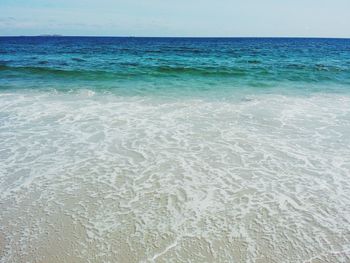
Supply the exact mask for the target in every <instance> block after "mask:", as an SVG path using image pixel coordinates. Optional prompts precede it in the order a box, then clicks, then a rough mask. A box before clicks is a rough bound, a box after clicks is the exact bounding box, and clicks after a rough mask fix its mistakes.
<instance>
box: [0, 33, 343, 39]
mask: <svg viewBox="0 0 350 263" xmlns="http://www.w3.org/2000/svg"><path fill="white" fill-rule="evenodd" d="M4 37H52V38H54V37H57V38H59V37H95V38H99V37H100V38H202V39H203V38H204V39H205V38H207V39H209V38H226V39H228V38H232V39H234V38H270V39H272V38H286V39H287V38H289V39H293V38H294V39H350V37H334V36H333V37H332V36H331V37H326V36H132V35H131V36H117V35H61V34H40V35H4V36H1V35H0V38H4Z"/></svg>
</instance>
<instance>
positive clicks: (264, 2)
mask: <svg viewBox="0 0 350 263" xmlns="http://www.w3.org/2000/svg"><path fill="white" fill-rule="evenodd" d="M38 34H62V35H109V36H195V37H198V36H232V37H234V36H258V37H261V36H306V37H350V0H202V1H199V0H172V1H170V0H147V1H146V0H0V35H38Z"/></svg>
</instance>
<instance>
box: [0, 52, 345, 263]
mask: <svg viewBox="0 0 350 263" xmlns="http://www.w3.org/2000/svg"><path fill="white" fill-rule="evenodd" d="M16 56H18V54H17V55H16ZM12 63H14V62H12ZM342 63H343V64H345V63H346V59H344V61H342ZM326 64H327V63H326ZM6 67H9V66H6ZM11 67H12V66H11ZM13 67H14V66H13ZM1 70H2V69H1ZM8 70H9V69H8V68H7V69H6V70H2V71H0V75H1V74H10V73H9V72H8ZM11 70H12V69H11ZM15 70H17V69H15ZM344 70H345V71H346V70H348V68H347V69H344ZM6 71H7V72H6ZM11 74H14V75H16V74H19V75H16V77H13V78H11V77H9V75H6V76H7V77H6V78H5V77H4V75H2V76H3V78H2V79H1V80H0V84H1V85H2V86H1V87H2V89H1V90H0V137H1V140H0V211H1V213H0V262H314V263H315V262H349V261H350V245H349V244H350V205H349V204H350V180H349V179H350V178H349V176H350V92H348V90H349V87H348V86H347V84H346V81H348V80H347V79H346V76H345V75H343V73H341V74H340V76H342V77H343V78H341V77H340V76H338V75H337V74H333V75H332V76H333V78H334V80H333V82H332V85H330V84H329V83H328V82H327V81H322V80H318V81H316V82H315V83H312V82H309V83H305V82H304V81H299V80H298V81H295V82H292V83H290V82H288V83H286V82H285V81H280V82H276V83H280V85H279V86H277V84H274V85H272V86H266V87H264V88H263V87H260V88H259V87H255V86H242V87H241V89H238V86H237V87H236V86H235V85H236V84H235V82H233V84H232V86H230V85H229V83H230V82H229V81H228V80H225V79H222V76H221V77H219V79H221V80H222V81H221V82H217V83H216V84H211V86H210V87H209V86H206V87H207V88H206V89H203V86H200V84H203V83H206V82H211V81H213V80H212V77H213V76H209V77H208V76H200V78H199V79H196V77H194V76H191V77H190V78H189V82H188V83H190V84H192V85H193V86H190V88H188V89H183V87H184V86H183V85H184V84H185V82H186V81H185V79H186V78H187V77H186V76H184V75H183V73H182V72H180V73H176V75H175V77H176V78H177V79H178V82H176V83H173V82H172V80H173V79H172V78H173V77H174V76H170V75H167V76H162V77H161V78H164V79H161V78H160V79H161V80H160V81H159V83H158V84H157V83H156V82H155V83H156V84H154V83H153V84H151V83H152V82H151V79H148V78H151V77H152V78H153V76H147V79H144V80H142V82H140V81H139V80H135V79H130V80H128V83H129V85H130V86H132V85H134V86H133V87H137V88H135V89H132V90H128V89H127V88H126V87H127V86H126V82H125V83H124V84H123V85H125V86H122V87H121V88H120V89H119V90H118V89H114V88H112V87H111V86H108V85H107V84H106V83H104V84H103V88H101V86H94V85H93V83H91V82H89V81H88V80H86V79H85V77H82V79H79V80H69V81H67V80H66V79H65V80H64V82H67V85H68V86H69V85H72V83H71V82H72V81H73V82H74V81H77V82H76V83H75V85H77V86H76V88H74V89H65V88H63V87H64V86H63V85H64V82H62V81H63V80H62V79H60V77H58V76H52V75H50V76H49V77H48V76H46V75H40V74H41V73H40V74H39V76H41V77H39V76H36V74H37V73H33V72H30V73H29V76H27V77H28V79H26V77H25V75H23V74H24V73H23V72H21V73H18V72H17V73H13V72H11ZM25 74H28V73H25ZM33 74H34V75H33ZM178 74H180V75H178ZM214 77H215V78H218V76H216V75H215V76H214ZM65 78H66V77H65ZM243 78H245V77H243ZM39 79H41V82H40V80H39ZM339 79H340V80H339ZM26 80H27V81H26ZM84 81H86V83H89V85H90V86H88V87H86V86H84V85H83V82H84ZM109 81H110V83H114V84H115V85H118V83H119V81H117V80H116V79H114V77H113V79H112V80H109ZM244 81H245V80H244V79H243V80H242V79H241V80H239V83H243V82H244ZM263 81H264V82H269V80H267V79H265V78H263ZM31 83H37V85H38V87H37V88H34V87H31V86H30V85H32V84H31ZM142 83H143V84H148V85H149V86H147V87H146V88H145V89H144V90H142V89H139V87H141V86H142V85H141V84H142ZM170 83H173V84H172V85H173V86H169V85H170ZM194 83H196V84H197V86H196V85H195V84H194ZM237 83H238V82H237ZM78 84H79V85H78ZM60 85H62V88H61V89H59V88H54V87H59V86H60ZM101 85H102V84H101ZM138 85H140V86H138ZM157 85H158V86H157ZM237 85H238V84H237ZM91 86H92V88H91ZM48 87H49V88H48ZM200 87H202V88H200ZM296 87H298V88H296ZM305 87H309V88H305ZM237 89H238V90H237ZM157 91H158V92H157ZM167 95H168V96H167Z"/></svg>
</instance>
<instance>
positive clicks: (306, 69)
mask: <svg viewBox="0 0 350 263" xmlns="http://www.w3.org/2000/svg"><path fill="white" fill-rule="evenodd" d="M348 86H350V39H302V38H300V39H291V38H111V37H103V38H100V37H12V38H10V37H2V38H0V88H1V89H11V90H13V89H56V90H76V89H81V88H87V89H92V90H104V91H106V90H108V91H112V92H116V93H118V94H125V95H126V94H128V95H135V94H143V95H146V94H148V95H150V94H162V95H165V96H167V95H169V96H173V95H175V96H176V95H190V94H192V95H194V94H195V93H197V95H199V96H201V95H203V94H205V95H207V94H211V95H212V93H214V94H218V93H219V94H223V95H225V96H226V95H228V94H232V92H235V93H237V92H238V93H240V92H253V93H255V92H271V91H273V92H286V91H287V90H288V89H293V91H294V92H300V91H301V92H312V91H316V92H317V91H330V92H332V91H336V92H338V91H343V90H347V89H348ZM236 95H237V94H236Z"/></svg>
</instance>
